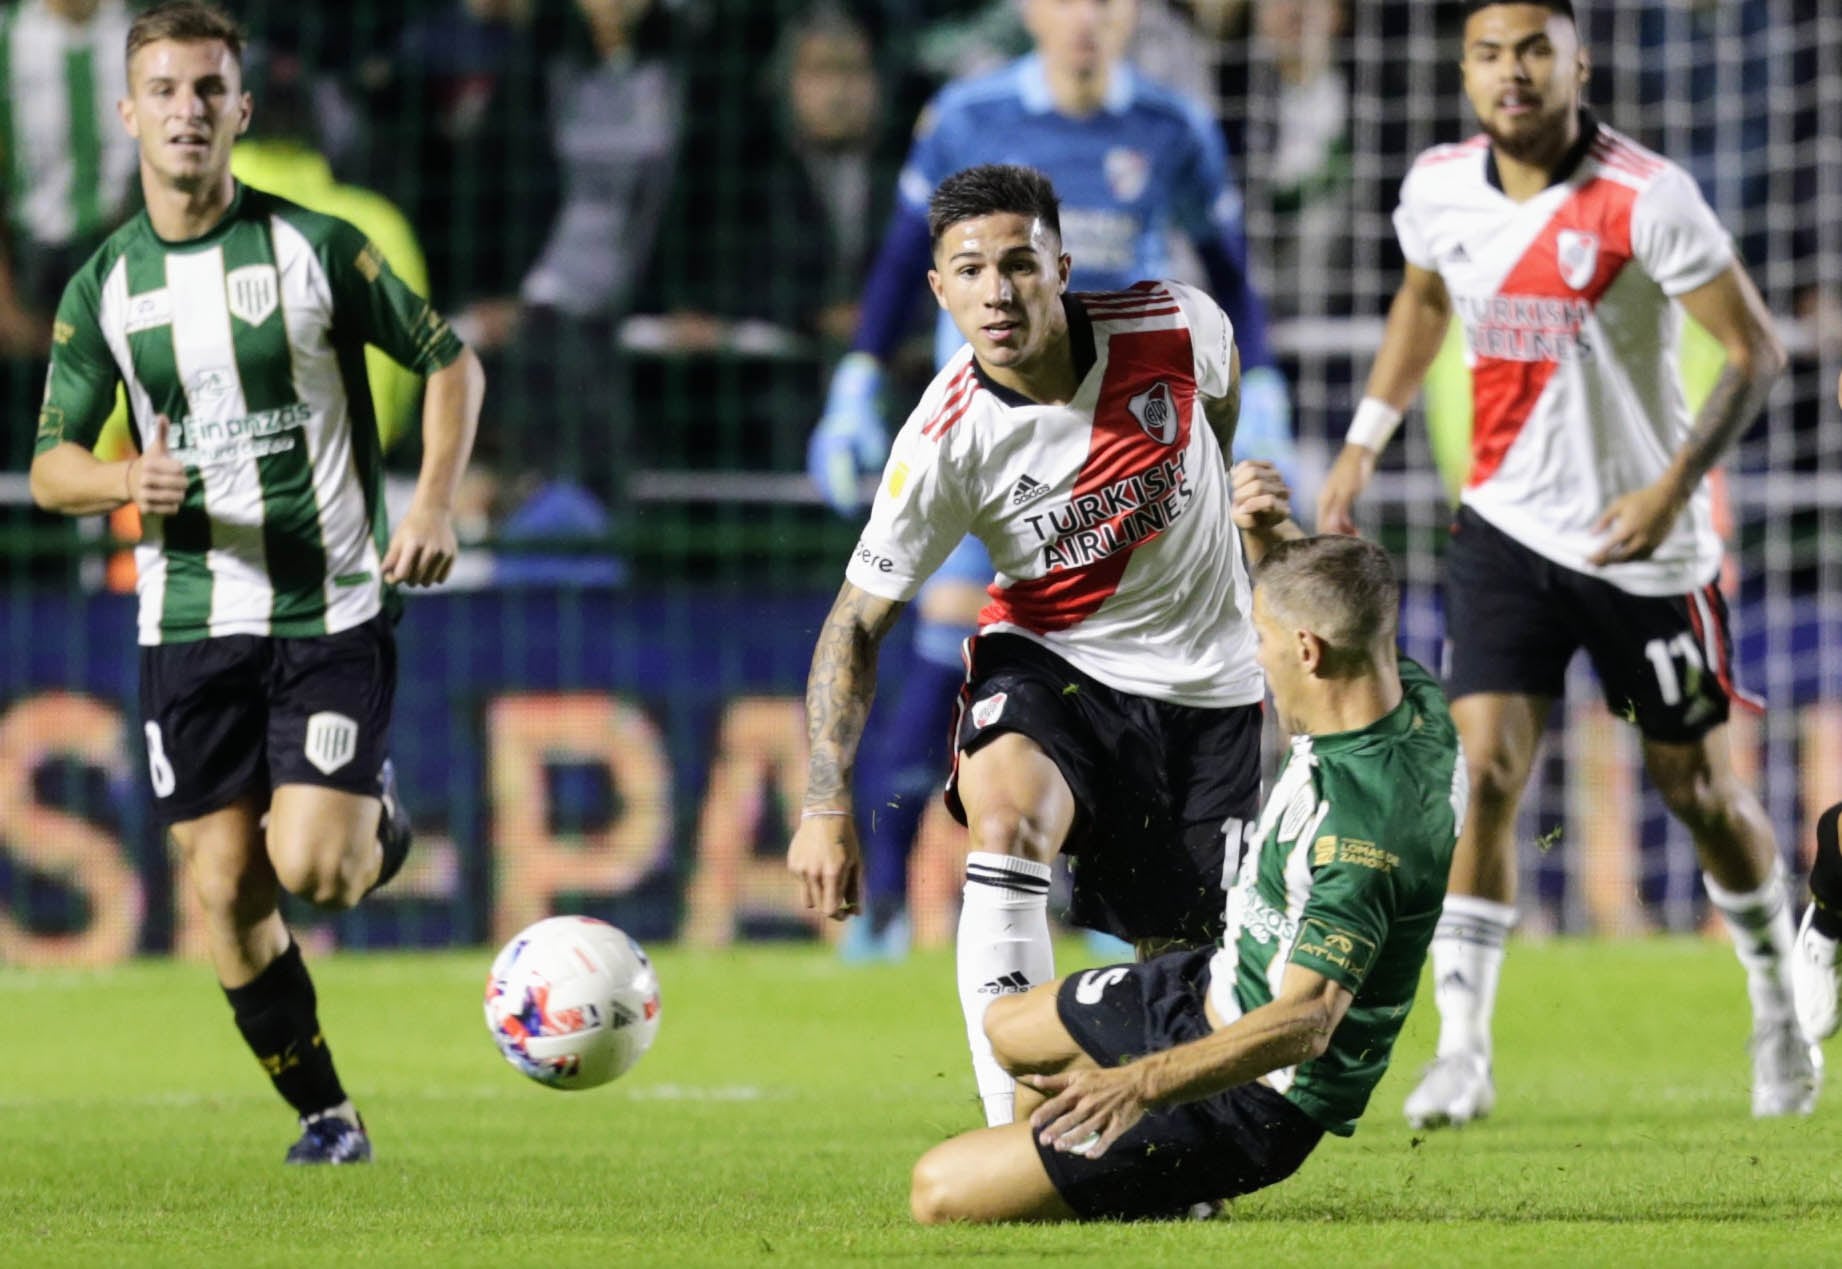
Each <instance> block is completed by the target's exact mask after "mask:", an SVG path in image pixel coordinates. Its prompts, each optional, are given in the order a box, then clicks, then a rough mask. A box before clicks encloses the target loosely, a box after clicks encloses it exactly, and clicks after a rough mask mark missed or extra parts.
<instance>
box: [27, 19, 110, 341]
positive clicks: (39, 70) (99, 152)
mask: <svg viewBox="0 0 1842 1269" xmlns="http://www.w3.org/2000/svg"><path fill="white" fill-rule="evenodd" d="M128 22H129V16H128V13H127V10H126V8H125V7H124V6H123V4H122V0H25V3H23V4H21V5H19V6H18V8H16V9H13V10H11V11H10V12H0V75H4V79H5V92H6V119H5V135H4V137H3V138H0V144H3V145H4V148H5V156H6V163H5V176H4V180H5V190H6V224H7V259H6V261H5V267H0V350H4V351H5V352H6V353H7V354H9V355H15V356H16V355H19V354H22V353H24V354H30V355H32V356H34V357H36V356H39V355H41V354H43V353H44V352H45V350H46V349H47V348H48V347H49V345H50V339H51V316H50V315H51V313H52V311H53V310H54V309H56V307H57V302H58V296H59V294H60V293H61V292H62V290H63V286H64V282H65V280H66V279H67V278H68V277H69V275H70V274H71V273H72V272H74V271H75V270H76V268H77V267H78V266H79V265H81V264H82V263H83V261H84V260H85V259H86V258H87V257H88V256H89V254H90V252H92V251H94V250H95V249H96V247H97V246H98V245H99V244H100V243H101V242H102V240H103V239H104V238H106V237H108V236H109V234H110V233H111V232H112V231H113V230H114V229H115V227H116V226H117V225H119V224H120V223H121V222H122V221H123V220H124V219H126V217H127V213H128V211H129V210H130V209H131V206H132V203H133V198H134V195H133V192H132V191H133V187H134V175H135V171H136V166H135V162H136V161H135V149H134V142H133V141H132V140H131V139H130V138H129V137H128V135H127V133H126V132H125V131H124V130H123V128H122V126H121V121H120V120H119V119H117V118H116V110H115V104H116V102H118V101H120V100H121V99H122V98H123V97H125V96H127V94H128V83H127V75H126V71H125V68H124V65H123V61H122V49H123V47H124V46H125V44H126V41H127V35H128ZM79 104H80V106H81V108H79V109H74V110H73V106H77V105H79Z"/></svg>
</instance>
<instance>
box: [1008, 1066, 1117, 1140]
mask: <svg viewBox="0 0 1842 1269" xmlns="http://www.w3.org/2000/svg"><path fill="white" fill-rule="evenodd" d="M1017 1082H1018V1083H1020V1084H1023V1085H1025V1086H1026V1087H1029V1088H1033V1089H1035V1090H1036V1091H1037V1092H1039V1093H1041V1094H1042V1095H1043V1096H1045V1097H1047V1098H1048V1099H1049V1100H1048V1101H1046V1102H1044V1103H1043V1104H1042V1105H1040V1106H1038V1107H1037V1108H1036V1110H1035V1113H1033V1114H1032V1115H1031V1116H1030V1130H1031V1131H1032V1132H1034V1133H1035V1134H1036V1139H1037V1140H1038V1141H1040V1142H1041V1143H1042V1144H1043V1145H1045V1146H1051V1147H1053V1148H1054V1149H1056V1150H1059V1151H1061V1152H1062V1153H1063V1154H1078V1155H1080V1156H1081V1157H1082V1158H1085V1159H1098V1158H1099V1157H1100V1156H1101V1155H1103V1154H1105V1153H1106V1152H1107V1151H1108V1150H1109V1149H1111V1148H1112V1145H1113V1143H1114V1142H1115V1141H1118V1140H1119V1139H1120V1138H1121V1137H1123V1136H1125V1134H1126V1133H1128V1132H1129V1131H1131V1129H1132V1125H1134V1124H1136V1123H1137V1122H1138V1121H1139V1120H1141V1119H1143V1118H1144V1117H1145V1109H1146V1107H1145V1097H1144V1094H1143V1093H1141V1092H1140V1091H1139V1086H1138V1084H1139V1081H1138V1071H1137V1070H1136V1069H1135V1068H1134V1067H1133V1066H1132V1065H1131V1064H1127V1065H1125V1066H1110V1067H1104V1068H1101V1069H1098V1070H1082V1071H1069V1072H1066V1073H1064V1074H1061V1075H1023V1076H1019V1077H1018V1080H1017Z"/></svg>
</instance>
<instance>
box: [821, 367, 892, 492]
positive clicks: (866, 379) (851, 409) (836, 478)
mask: <svg viewBox="0 0 1842 1269" xmlns="http://www.w3.org/2000/svg"><path fill="white" fill-rule="evenodd" d="M882 390H883V369H882V365H881V363H879V362H878V361H877V360H876V358H875V357H872V356H871V355H870V354H869V353H862V352H854V353H849V354H847V355H846V356H845V358H844V360H842V361H840V362H839V363H838V369H837V370H836V371H834V372H833V373H832V377H831V389H830V391H829V392H827V394H826V397H825V415H824V417H823V418H821V419H820V420H819V425H818V426H817V427H815V428H814V429H813V430H812V436H811V438H810V439H809V440H808V441H807V442H806V474H807V475H809V476H810V477H812V483H813V484H815V485H817V486H818V487H819V493H820V494H821V495H823V497H824V499H825V505H826V506H828V507H830V508H831V509H832V510H833V511H836V512H837V513H838V514H839V515H849V514H851V513H852V512H854V511H856V510H857V507H858V504H859V503H860V502H861V501H862V499H861V498H860V497H859V496H858V493H857V481H858V477H860V476H861V475H862V474H863V473H864V472H866V471H873V470H875V468H876V465H877V464H878V463H880V462H882V461H883V458H884V456H885V455H886V454H887V453H888V452H889V431H888V429H887V428H885V427H884V426H883V413H882V407H881V405H880V404H879V402H878V398H879V396H880V395H881V393H882Z"/></svg>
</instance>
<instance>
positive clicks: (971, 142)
mask: <svg viewBox="0 0 1842 1269" xmlns="http://www.w3.org/2000/svg"><path fill="white" fill-rule="evenodd" d="M981 163H1016V164H1022V165H1024V166H1027V167H1033V168H1036V169H1037V170H1039V171H1041V172H1043V173H1044V174H1045V175H1047V176H1048V177H1049V179H1050V180H1051V181H1053V182H1054V183H1055V189H1056V193H1057V194H1059V195H1060V196H1061V202H1062V211H1061V215H1062V241H1063V245H1064V246H1065V248H1066V249H1067V251H1068V253H1069V255H1070V256H1072V257H1073V259H1074V274H1073V277H1072V279H1071V280H1070V289H1072V290H1077V291H1106V290H1117V289H1121V288H1124V287H1127V286H1130V285H1131V284H1132V283H1134V282H1137V281H1140V280H1141V279H1145V278H1161V277H1167V276H1169V275H1170V273H1171V268H1170V261H1169V252H1168V249H1167V239H1168V235H1169V233H1170V231H1172V230H1173V229H1175V230H1178V231H1181V232H1183V233H1184V234H1186V235H1187V236H1188V237H1189V238H1190V240H1191V241H1192V242H1193V243H1194V244H1195V245H1196V247H1197V250H1198V253H1199V254H1200V255H1201V257H1202V259H1203V262H1204V264H1205V265H1206V266H1207V268H1208V271H1209V274H1210V279H1209V280H1210V288H1211V290H1212V291H1214V292H1215V296H1216V299H1217V300H1218V302H1220V303H1221V305H1222V307H1223V309H1224V310H1225V311H1226V312H1227V313H1228V316H1229V318H1230V320H1232V321H1233V322H1234V326H1235V337H1236V342H1237V343H1238V344H1239V346H1240V349H1241V357H1242V361H1243V362H1244V363H1245V364H1247V365H1250V366H1254V365H1267V364H1270V362H1271V358H1270V357H1269V355H1268V354H1267V350H1266V332H1265V325H1266V322H1265V313H1264V309H1263V306H1262V305H1261V303H1260V301H1259V297H1258V296H1257V295H1256V294H1255V293H1254V291H1253V289H1252V287H1251V286H1249V285H1248V281H1247V276H1246V242H1245V236H1244V232H1243V228H1242V224H1241V199H1240V195H1239V194H1238V193H1237V191H1236V189H1235V187H1234V185H1233V183H1232V181H1231V173H1230V169H1229V162H1228V148H1227V145H1226V144H1225V142H1224V141H1223V139H1222V135H1221V130H1220V129H1219V128H1218V127H1217V126H1216V124H1215V122H1214V120H1212V119H1211V118H1210V117H1209V115H1208V114H1207V113H1206V112H1205V111H1204V110H1203V109H1202V107H1201V106H1199V105H1197V104H1196V103H1194V102H1191V101H1189V100H1188V99H1186V98H1184V97H1182V96H1180V95H1179V94H1177V93H1176V92H1174V91H1172V90H1171V89H1168V88H1165V87H1163V86H1162V85H1160V84H1157V83H1154V82H1153V81H1151V80H1149V79H1146V78H1145V77H1144V76H1142V75H1139V74H1137V73H1135V72H1134V71H1133V70H1132V69H1131V67H1129V66H1128V65H1126V64H1125V63H1123V62H1122V63H1119V64H1117V65H1116V66H1115V67H1114V70H1113V73H1112V75H1111V76H1110V82H1109V85H1108V90H1107V96H1106V100H1105V102H1104V103H1103V104H1102V106H1101V108H1100V109H1099V110H1097V111H1096V112H1094V113H1093V114H1092V115H1089V116H1087V117H1086V118H1080V119H1077V118H1071V117H1070V116H1067V115H1064V114H1061V113H1059V112H1058V111H1057V110H1056V108H1055V104H1054V102H1053V101H1052V99H1051V98H1050V95H1049V85H1048V81H1047V79H1046V77H1045V75H1044V72H1043V66H1042V61H1041V59H1040V58H1039V57H1036V56H1034V55H1032V56H1029V57H1025V58H1022V59H1021V60H1019V61H1016V62H1013V63H1011V64H1010V65H1008V66H1006V67H1004V68H1002V69H1000V70H998V71H995V72H993V73H991V74H987V75H980V76H976V77H973V78H970V79H964V80H959V81H956V82H954V83H951V84H948V85H947V86H946V87H945V88H943V89H941V91H940V92H939V93H938V94H937V95H936V96H935V97H934V99H933V101H932V102H930V103H929V104H928V106H927V108H926V109H925V110H924V111H923V112H922V114H921V117H920V119H919V121H918V122H917V124H916V127H915V141H914V146H913V148H912V149H911V150H910V151H909V155H908V161H907V163H906V164H905V165H904V166H903V168H902V175H901V184H900V195H899V200H898V207H897V211H896V215H895V223H894V224H893V225H892V226H891V231H890V241H889V242H888V243H886V244H885V255H886V256H889V255H891V254H892V250H893V249H895V248H897V244H898V242H899V243H900V244H901V249H900V250H899V251H897V252H894V254H899V255H900V256H902V257H904V258H903V259H901V261H900V266H901V267H899V268H895V267H891V268H890V270H889V274H886V275H885V277H886V279H887V281H888V282H889V283H891V284H895V285H899V289H898V290H897V291H896V292H895V294H892V295H889V296H888V297H887V302H888V304H889V305H890V306H891V308H892V309H894V311H895V313H897V314H903V315H905V314H906V312H907V309H906V307H905V306H906V305H907V304H908V303H909V302H911V300H912V297H913V294H914V293H913V291H912V290H911V289H910V288H911V287H912V286H913V279H914V278H915V277H916V275H917V274H919V273H920V272H922V271H923V270H924V269H925V267H926V264H925V250H926V244H927V238H926V228H925V226H926V217H927V202H928V198H929V197H930V196H931V195H932V194H933V192H934V189H935V187H936V186H937V185H939V184H940V182H941V181H943V180H945V179H946V178H947V177H949V176H951V175H952V174H953V173H955V172H957V171H960V170H961V169H963V168H968V167H973V166H975V165H977V164H981ZM917 227H918V228H917ZM917 232H918V234H919V239H918V242H919V245H920V247H921V248H922V251H923V253H924V256H923V259H922V260H915V259H913V258H911V257H912V253H913V251H914V249H915V244H916V241H917V239H916V234H917ZM897 264H898V261H897V260H896V259H893V258H891V259H887V260H880V261H879V262H878V272H879V273H881V272H882V271H883V268H884V266H885V265H887V266H896V265H897ZM916 264H920V266H921V267H920V268H915V267H914V266H915V265H916ZM881 280H882V279H875V278H873V279H872V282H871V285H870V287H869V290H868V293H867V294H866V296H865V307H866V310H871V309H875V308H877V307H878V306H879V302H880V301H882V300H883V299H884V297H883V296H882V295H881V294H879V292H881V291H882V287H881V286H879V285H878V283H879V281H881ZM886 324H887V325H894V326H897V327H899V324H900V318H899V317H896V316H891V317H890V318H889V319H888V320H887V322H885V321H883V320H879V314H877V313H874V312H870V311H866V313H865V326H866V332H865V333H868V334H870V338H869V339H868V340H866V339H865V338H864V337H863V334H861V333H860V338H859V339H858V341H857V342H858V347H867V348H868V350H870V351H874V352H877V353H878V354H879V355H886V354H887V352H888V346H889V345H892V344H893V343H894V342H895V337H898V336H899V334H900V331H899V329H895V330H893V331H889V332H887V333H886V334H885V331H884V330H883V328H884V327H885V325H886ZM963 342H964V341H963V340H962V339H961V337H960V335H959V332H958V331H957V330H955V329H954V327H953V323H952V320H951V318H949V317H948V316H947V315H946V314H945V313H942V314H941V315H940V325H939V334H938V343H939V350H940V356H941V359H942V360H944V359H945V357H946V356H949V355H950V354H951V352H952V350H954V349H957V348H958V347H959V346H960V344H962V343H963Z"/></svg>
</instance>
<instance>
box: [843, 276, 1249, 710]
mask: <svg viewBox="0 0 1842 1269" xmlns="http://www.w3.org/2000/svg"><path fill="white" fill-rule="evenodd" d="M1066 306H1067V311H1068V316H1069V337H1070V341H1071V344H1074V345H1077V346H1080V341H1082V340H1085V339H1088V338H1090V337H1091V343H1092V354H1093V360H1092V365H1091V367H1090V368H1089V369H1088V371H1087V373H1086V375H1085V377H1083V379H1082V380H1081V383H1080V386H1079V388H1078V389H1077V390H1076V392H1075V394H1074V396H1073V397H1072V398H1071V399H1070V400H1069V401H1068V402H1067V403H1065V404H1061V405H1041V404H1037V403H1036V402H1033V401H1029V400H1026V399H1024V398H1023V397H1021V396H1018V395H1017V394H1015V393H1012V392H1010V391H1008V390H1007V389H1005V388H1003V387H1001V386H999V385H997V384H995V383H993V382H992V381H990V380H989V379H987V378H986V377H985V376H984V374H983V372H982V370H981V369H980V367H979V366H978V364H977V361H976V359H975V358H974V356H973V354H972V350H971V349H970V348H963V349H961V350H960V352H959V353H958V354H956V355H955V356H954V357H953V359H952V360H951V361H949V362H948V363H947V365H946V368H945V369H943V370H942V371H941V372H940V373H939V374H938V375H937V376H935V378H934V382H933V383H932V384H931V385H930V386H929V387H928V389H927V391H926V392H925V393H924V394H923V395H922V398H921V403H920V404H919V405H918V406H917V407H916V409H915V411H914V413H913V414H911V415H910V416H909V418H908V422H907V423H906V424H905V425H904V426H903V428H902V430H901V432H900V433H899V434H898V435H897V437H896V439H895V443H894V446H893V447H892V449H891V451H890V455H889V462H888V466H887V467H886V468H885V470H884V474H883V480H882V484H881V486H880V488H879V489H878V491H877V495H876V501H875V503H874V505H873V506H872V508H871V511H870V519H869V523H868V524H867V525H866V526H865V527H864V531H863V535H862V536H861V538H860V539H859V540H858V543H857V548H856V551H855V552H854V554H853V556H852V558H851V560H850V563H849V566H848V568H847V570H846V576H847V577H848V578H849V580H850V581H851V582H852V583H854V584H855V585H857V586H859V587H861V588H862V589H864V590H866V591H869V592H870V593H871V594H874V595H879V596H881V597H883V598H885V599H895V600H908V599H911V598H913V597H914V595H915V593H916V592H917V591H918V590H919V589H920V586H921V583H922V582H923V581H924V580H926V578H927V577H928V575H929V574H931V573H932V572H933V571H934V569H935V568H937V567H938V566H939V565H940V563H941V561H942V560H944V559H945V558H946V556H947V554H948V553H949V552H950V551H951V550H952V549H953V547H954V546H955V545H956V544H957V543H958V542H959V541H960V539H961V538H962V537H963V536H965V535H966V534H967V533H971V534H972V535H974V536H975V537H977V538H978V539H979V540H980V541H981V542H983V543H984V545H985V548H986V550H987V551H989V552H990V554H991V558H992V562H993V564H994V566H995V567H996V568H997V570H998V576H997V578H996V580H994V581H993V583H992V585H991V587H990V594H991V603H990V604H989V605H988V606H987V607H986V608H985V610H984V611H983V612H982V613H981V614H980V617H979V627H980V629H981V630H982V631H1005V632H1009V633H1014V634H1019V635H1022V636H1024V637H1026V638H1029V639H1033V640H1035V641H1037V642H1038V643H1041V644H1043V645H1044V646H1046V647H1048V648H1049V649H1050V650H1052V651H1053V652H1055V653H1056V654H1058V655H1059V656H1061V657H1063V658H1064V659H1066V660H1067V661H1068V662H1070V663H1071V664H1072V665H1074V666H1075V667H1076V668H1078V669H1080V670H1082V671H1084V672H1086V673H1088V674H1091V675H1092V676H1093V677H1095V678H1096V679H1099V680H1100V681H1101V682H1103V683H1106V684H1108V685H1109V686H1111V687H1114V688H1117V689H1118V690H1120V691H1122V692H1129V693H1132V694H1135V695H1139V696H1146V697H1151V698H1153V699H1157V700H1165V701H1172V702H1175V703H1178V704H1183V705H1195V706H1205V707H1219V706H1225V705H1244V704H1249V703H1252V702H1254V701H1258V700H1259V699H1261V696H1262V693H1263V691H1264V686H1263V684H1264V680H1263V679H1262V677H1261V674H1260V669H1259V666H1258V665H1257V664H1256V662H1255V660H1254V656H1253V651H1254V640H1253V631H1252V627H1251V625H1250V624H1249V622H1248V620H1247V613H1248V608H1249V602H1250V596H1249V586H1248V580H1247V572H1246V567H1245V565H1244V563H1243V561H1242V557H1241V543H1240V537H1239V535H1238V534H1237V533H1236V532H1235V529H1234V526H1233V524H1232V523H1231V522H1230V520H1229V517H1228V510H1229V487H1228V473H1227V468H1226V466H1225V464H1224V463H1223V461H1222V452H1221V447H1220V445H1219V444H1218V443H1217V441H1216V437H1215V434H1214V432H1213V431H1212V430H1211V429H1210V427H1209V424H1208V420H1207V418H1206V416H1205V415H1204V413H1203V398H1205V397H1210V398H1215V397H1221V396H1224V395H1226V394H1227V392H1228V390H1229V386H1230V382H1231V379H1230V375H1231V360H1230V359H1231V356H1232V353H1233V341H1234V333H1233V329H1232V327H1231V325H1230V323H1229V321H1228V318H1227V317H1226V315H1224V314H1223V313H1222V311H1221V309H1220V308H1219V307H1217V305H1216V304H1215V302H1214V301H1213V300H1211V299H1210V298H1209V297H1208V296H1206V295H1204V294H1203V293H1202V292H1200V291H1197V290H1195V289H1194V288H1191V287H1188V286H1184V285H1182V284H1181V283H1177V282H1142V283H1139V284H1138V285H1136V286H1134V287H1132V288H1131V289H1129V290H1126V291H1114V292H1103V293H1099V294H1088V295H1078V296H1070V297H1068V299H1067V301H1066ZM1077 364H1079V359H1077Z"/></svg>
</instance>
